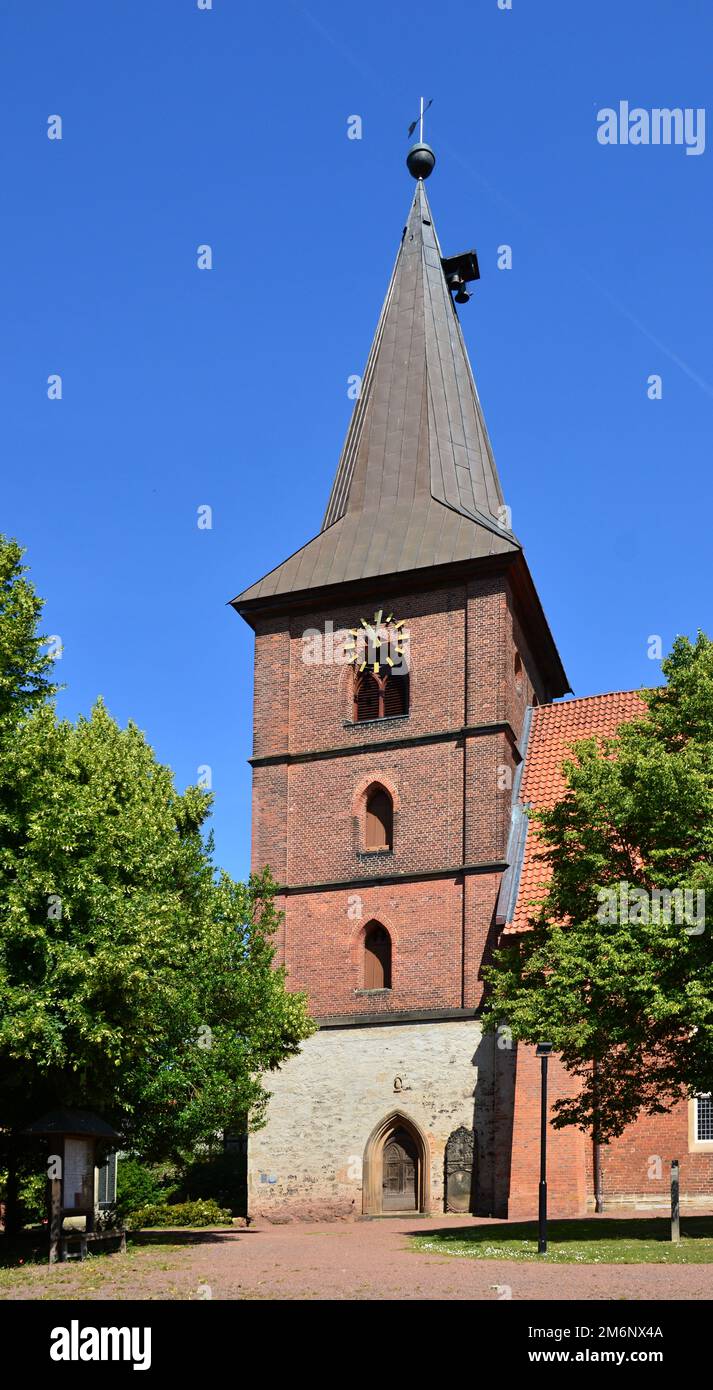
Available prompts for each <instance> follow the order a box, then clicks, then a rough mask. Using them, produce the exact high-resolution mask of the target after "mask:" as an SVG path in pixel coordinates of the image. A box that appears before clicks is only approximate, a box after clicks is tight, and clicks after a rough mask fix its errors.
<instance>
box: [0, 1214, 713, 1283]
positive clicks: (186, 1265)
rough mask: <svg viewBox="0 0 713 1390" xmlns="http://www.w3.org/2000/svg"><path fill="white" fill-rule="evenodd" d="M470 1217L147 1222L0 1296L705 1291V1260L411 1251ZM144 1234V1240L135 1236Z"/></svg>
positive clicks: (41, 1270) (11, 1275) (11, 1278)
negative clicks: (414, 1242) (194, 1224)
mask: <svg viewBox="0 0 713 1390" xmlns="http://www.w3.org/2000/svg"><path fill="white" fill-rule="evenodd" d="M446 1221H447V1222H448V1225H449V1227H450V1226H451V1223H452V1222H453V1224H454V1225H455V1227H456V1229H460V1230H462V1229H463V1228H465V1227H467V1226H469V1225H474V1224H483V1223H482V1222H479V1223H476V1222H474V1221H473V1220H471V1219H470V1218H467V1217H464V1218H459V1219H457V1221H454V1220H453V1218H443V1217H441V1218H440V1219H434V1220H430V1219H429V1220H421V1219H418V1220H417V1219H414V1218H409V1217H398V1218H393V1219H388V1220H379V1221H355V1222H352V1223H344V1224H341V1223H332V1224H326V1223H324V1224H304V1225H301V1224H300V1225H298V1224H295V1225H285V1226H271V1225H269V1224H268V1223H267V1222H263V1223H261V1222H257V1223H256V1224H255V1225H253V1226H251V1227H250V1228H249V1229H248V1230H243V1229H240V1230H236V1231H229V1232H226V1231H205V1232H191V1233H180V1232H176V1231H173V1232H168V1231H162V1232H153V1233H147V1234H146V1235H145V1236H144V1237H142V1243H141V1244H138V1245H137V1244H134V1245H132V1246H131V1247H130V1251H129V1253H128V1255H126V1256H121V1255H115V1256H109V1257H107V1256H103V1257H99V1258H94V1259H90V1260H87V1261H86V1262H85V1263H84V1264H82V1265H80V1264H69V1265H58V1266H55V1268H53V1269H52V1270H50V1269H48V1268H47V1267H46V1266H28V1265H25V1266H23V1267H21V1268H17V1269H12V1270H10V1269H6V1270H3V1271H1V1272H0V1274H1V1277H0V1297H1V1298H4V1299H19V1298H21V1299H28V1298H30V1299H33V1298H34V1299H38V1298H42V1299H47V1298H49V1299H54V1298H58V1299H82V1298H86V1299H114V1298H116V1299H128V1298H144V1299H201V1298H209V1297H210V1298H214V1299H323V1298H327V1299H340V1300H342V1299H364V1300H371V1299H448V1300H450V1299H490V1300H497V1299H500V1298H503V1297H507V1296H508V1293H509V1296H511V1297H512V1298H513V1299H552V1300H557V1301H560V1300H568V1299H579V1298H582V1299H614V1300H624V1301H626V1300H638V1299H649V1298H661V1299H686V1300H688V1299H710V1297H711V1295H712V1293H713V1267H712V1266H711V1265H678V1266H670V1265H666V1266H665V1265H651V1264H645V1265H571V1264H570V1265H543V1264H539V1263H531V1264H529V1263H522V1262H519V1261H518V1262H514V1261H507V1260H502V1261H495V1260H492V1261H491V1260H472V1259H467V1258H462V1257H461V1258H459V1257H457V1256H454V1255H431V1254H418V1253H415V1252H414V1251H413V1250H412V1249H411V1248H410V1244H409V1240H408V1235H409V1234H410V1233H419V1234H424V1233H425V1232H427V1231H428V1230H442V1229H444V1226H445V1224H446ZM144 1242H145V1243H144Z"/></svg>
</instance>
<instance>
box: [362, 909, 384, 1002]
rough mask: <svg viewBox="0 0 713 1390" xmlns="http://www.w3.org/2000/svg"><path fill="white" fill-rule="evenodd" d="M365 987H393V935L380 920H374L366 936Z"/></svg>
mask: <svg viewBox="0 0 713 1390" xmlns="http://www.w3.org/2000/svg"><path fill="white" fill-rule="evenodd" d="M364 988H365V989H391V937H390V936H389V933H388V932H387V930H386V927H382V926H381V923H380V922H372V923H371V924H370V926H368V927H367V929H366V936H365V937H364Z"/></svg>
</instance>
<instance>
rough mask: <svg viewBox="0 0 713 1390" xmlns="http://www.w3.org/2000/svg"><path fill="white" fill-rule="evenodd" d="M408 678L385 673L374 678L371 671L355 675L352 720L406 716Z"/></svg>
mask: <svg viewBox="0 0 713 1390" xmlns="http://www.w3.org/2000/svg"><path fill="white" fill-rule="evenodd" d="M408 699H409V689H408V676H406V675H403V676H396V675H393V674H392V673H391V672H388V671H387V672H386V673H385V674H384V675H383V676H382V675H379V676H376V675H374V673H373V672H372V671H363V672H362V673H361V674H359V673H357V674H356V675H355V678H354V719H355V721H356V722H357V723H362V722H363V721H364V720H365V719H394V718H396V717H397V716H398V715H400V714H408Z"/></svg>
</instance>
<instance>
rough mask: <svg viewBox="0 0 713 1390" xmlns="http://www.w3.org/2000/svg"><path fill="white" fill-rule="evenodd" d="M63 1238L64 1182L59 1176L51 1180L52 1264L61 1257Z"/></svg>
mask: <svg viewBox="0 0 713 1390" xmlns="http://www.w3.org/2000/svg"><path fill="white" fill-rule="evenodd" d="M61 1240H62V1183H61V1181H60V1179H59V1178H52V1180H51V1182H50V1264H51V1265H56V1263H57V1261H58V1259H59V1257H60V1243H61Z"/></svg>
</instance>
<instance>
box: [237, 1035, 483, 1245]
mask: <svg viewBox="0 0 713 1390" xmlns="http://www.w3.org/2000/svg"><path fill="white" fill-rule="evenodd" d="M494 1046H495V1044H494V1040H493V1038H492V1037H486V1038H485V1039H483V1037H482V1029H481V1026H480V1024H479V1023H477V1022H475V1021H474V1020H470V1019H467V1020H459V1021H455V1022H438V1023H436V1022H433V1023H413V1024H402V1025H396V1024H386V1025H380V1026H379V1027H371V1028H344V1029H331V1028H330V1029H322V1030H320V1031H319V1032H318V1033H316V1034H315V1035H314V1036H313V1037H312V1038H310V1039H308V1041H307V1042H306V1043H305V1044H304V1046H303V1049H302V1052H301V1054H300V1055H299V1056H298V1057H295V1058H292V1059H291V1060H290V1061H289V1062H287V1063H286V1064H285V1066H284V1067H283V1068H282V1069H281V1070H280V1072H279V1073H277V1074H276V1075H275V1076H274V1077H269V1078H268V1079H267V1084H268V1086H269V1089H270V1090H271V1092H272V1099H271V1101H270V1104H269V1109H268V1122H267V1125H266V1127H265V1128H264V1129H262V1130H259V1131H258V1132H257V1133H255V1134H252V1135H251V1136H250V1139H249V1143H248V1183H249V1187H248V1209H249V1211H250V1214H251V1215H252V1216H263V1217H268V1218H270V1219H272V1220H276V1221H285V1220H304V1219H310V1218H318V1219H335V1218H336V1219H339V1218H341V1219H350V1218H354V1217H359V1216H361V1215H362V1162H363V1158H364V1150H365V1146H366V1144H367V1140H368V1139H369V1136H370V1134H371V1133H372V1131H373V1130H374V1128H375V1127H376V1126H377V1125H378V1124H379V1123H380V1122H382V1121H383V1120H384V1119H385V1118H386V1117H387V1116H389V1115H390V1114H392V1113H393V1112H396V1111H398V1112H401V1113H402V1114H404V1115H406V1116H407V1117H409V1118H410V1119H412V1120H413V1121H414V1122H415V1123H416V1124H417V1125H418V1126H419V1127H420V1129H421V1131H422V1132H423V1133H424V1135H425V1136H426V1139H427V1142H428V1146H429V1150H430V1171H431V1209H432V1210H433V1211H434V1212H442V1211H443V1209H444V1198H443V1192H444V1156H445V1146H446V1142H447V1139H448V1136H449V1134H450V1133H451V1132H452V1130H454V1129H457V1128H458V1127H459V1126H461V1125H464V1126H465V1127H466V1128H468V1129H471V1128H474V1129H475V1133H476V1153H477V1189H476V1190H477V1204H478V1207H479V1208H480V1209H482V1212H483V1213H484V1214H488V1213H490V1212H491V1211H493V1210H496V1211H498V1212H500V1213H501V1214H502V1211H503V1203H504V1201H505V1200H506V1191H507V1172H506V1166H507V1165H506V1158H505V1155H504V1154H503V1155H499V1154H498V1153H497V1151H496V1148H495V1144H494V1125H493V1052H494ZM499 1175H500V1176H499ZM500 1188H502V1189H503V1190H502V1191H500V1190H499V1189H500Z"/></svg>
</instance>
